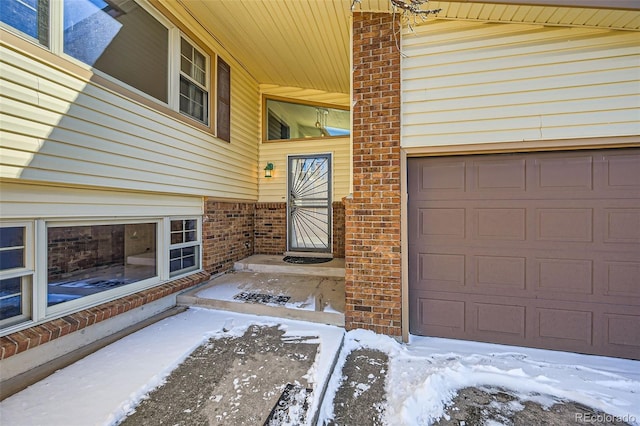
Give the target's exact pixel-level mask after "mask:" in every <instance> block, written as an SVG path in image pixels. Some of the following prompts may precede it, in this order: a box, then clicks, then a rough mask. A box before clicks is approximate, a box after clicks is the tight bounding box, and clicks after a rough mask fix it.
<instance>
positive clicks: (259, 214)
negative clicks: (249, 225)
mask: <svg viewBox="0 0 640 426" xmlns="http://www.w3.org/2000/svg"><path fill="white" fill-rule="evenodd" d="M253 235H254V242H255V253H256V254H283V253H284V252H285V251H287V203H257V204H256V214H255V230H254V234H253Z"/></svg>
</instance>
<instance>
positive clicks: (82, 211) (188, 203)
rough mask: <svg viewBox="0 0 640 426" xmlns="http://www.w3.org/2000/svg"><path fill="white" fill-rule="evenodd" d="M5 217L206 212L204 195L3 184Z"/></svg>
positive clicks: (152, 215)
mask: <svg viewBox="0 0 640 426" xmlns="http://www.w3.org/2000/svg"><path fill="white" fill-rule="evenodd" d="M0 190H1V191H2V218H3V219H21V218H33V217H34V216H35V217H38V218H43V219H48V218H65V217H116V216H117V217H144V216H146V217H161V216H190V215H201V214H203V201H202V198H201V197H189V196H179V195H166V194H152V193H146V194H140V193H135V192H123V191H108V190H96V189H88V188H62V187H55V186H43V185H32V184H23V183H15V182H2V183H0Z"/></svg>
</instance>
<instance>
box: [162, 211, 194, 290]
mask: <svg viewBox="0 0 640 426" xmlns="http://www.w3.org/2000/svg"><path fill="white" fill-rule="evenodd" d="M193 219H196V229H195V231H196V240H195V241H186V242H184V241H183V242H180V243H176V244H172V243H171V234H172V233H173V231H172V230H171V222H172V221H176V220H181V221H186V220H193ZM167 220H168V224H167V225H166V226H165V227H166V229H167V232H168V234H167V261H166V262H165V263H164V264H163V265H166V267H167V271H166V272H167V276H169V277H170V278H171V279H175V278H177V277H181V276H184V275H188V274H191V273H193V272H194V271H197V270H200V269H202V259H203V257H202V246H203V244H202V218H201V217H193V216H176V217H170V218H168V219H167ZM181 232H183V233H184V232H185V231H184V228H183V229H182V231H181ZM188 247H197V249H196V251H197V253H196V266H195V267H190V268H183V269H179V270H177V271H175V272H171V270H170V264H171V250H175V249H183V248H188Z"/></svg>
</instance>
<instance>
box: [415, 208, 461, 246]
mask: <svg viewBox="0 0 640 426" xmlns="http://www.w3.org/2000/svg"><path fill="white" fill-rule="evenodd" d="M418 215H419V218H418V223H419V225H420V226H419V229H418V233H419V235H420V236H421V237H422V238H429V239H430V238H434V237H436V238H453V239H464V238H465V236H466V225H465V223H466V220H465V217H466V209H464V208H453V207H452V208H428V207H426V208H421V209H419V210H418Z"/></svg>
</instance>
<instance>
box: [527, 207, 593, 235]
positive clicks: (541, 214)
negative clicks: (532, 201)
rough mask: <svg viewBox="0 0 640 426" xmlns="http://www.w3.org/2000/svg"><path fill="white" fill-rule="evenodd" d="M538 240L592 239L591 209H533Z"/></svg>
mask: <svg viewBox="0 0 640 426" xmlns="http://www.w3.org/2000/svg"><path fill="white" fill-rule="evenodd" d="M535 220H536V224H535V237H536V239H537V240H538V241H562V242H576V241H577V242H591V241H593V235H592V231H593V209H591V208H571V209H567V208H543V209H540V208H539V209H536V210H535Z"/></svg>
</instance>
